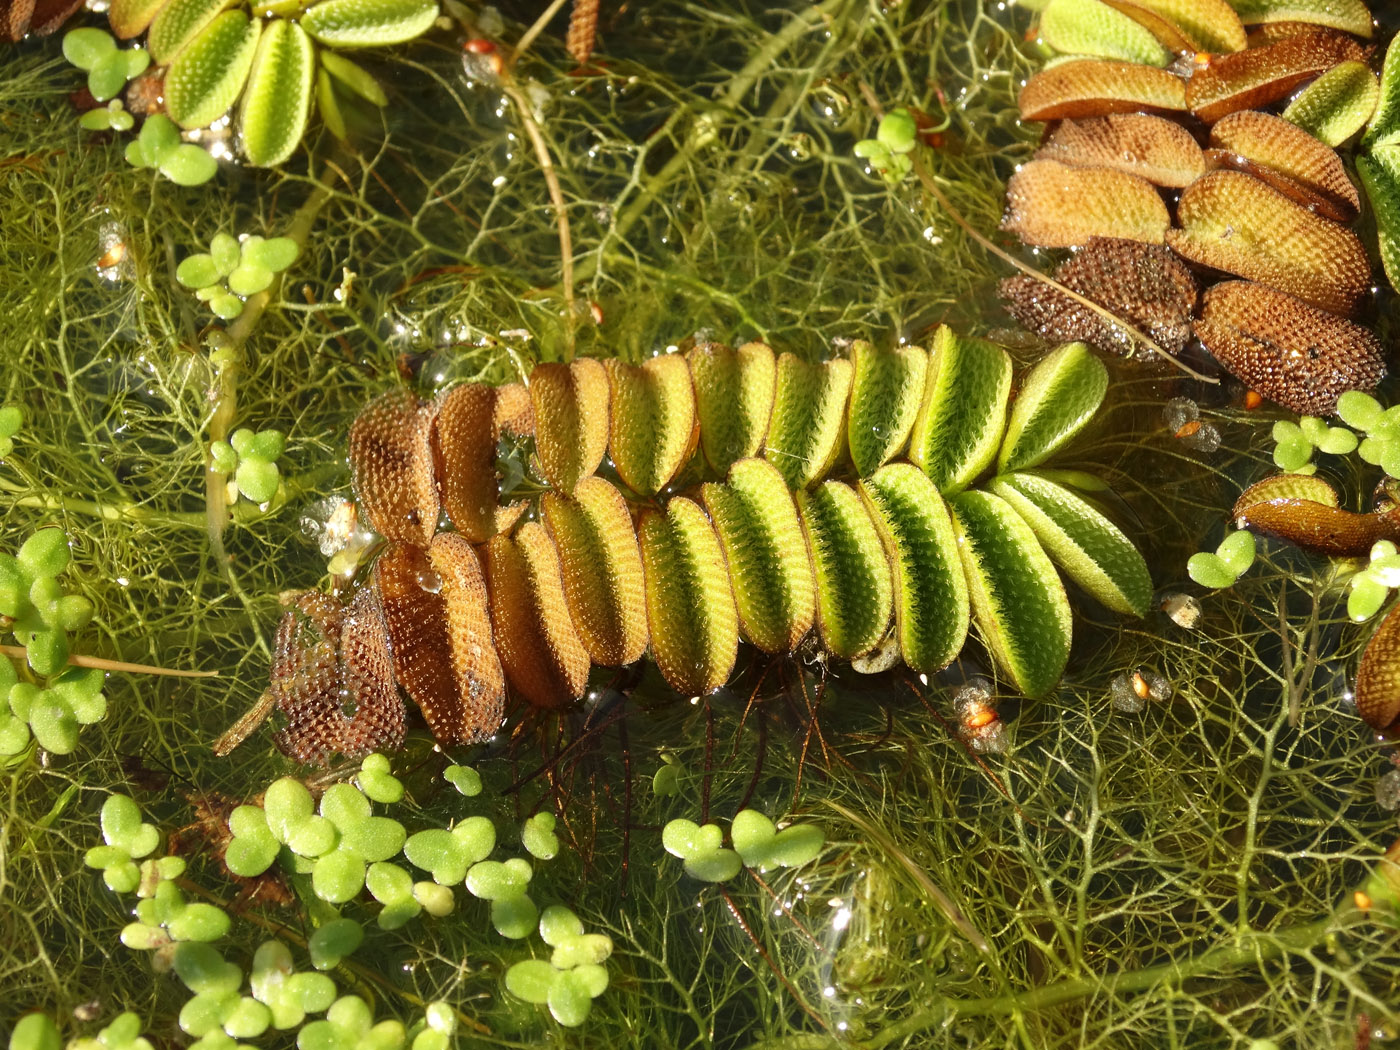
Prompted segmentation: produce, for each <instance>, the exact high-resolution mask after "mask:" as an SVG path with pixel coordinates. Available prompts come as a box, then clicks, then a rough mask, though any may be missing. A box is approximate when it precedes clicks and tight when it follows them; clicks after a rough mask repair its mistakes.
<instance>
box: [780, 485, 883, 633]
mask: <svg viewBox="0 0 1400 1050" xmlns="http://www.w3.org/2000/svg"><path fill="white" fill-rule="evenodd" d="M797 510H798V513H799V515H800V517H801V519H802V531H803V533H804V535H805V536H806V538H807V547H808V549H809V550H810V551H811V554H812V569H813V572H814V574H815V576H816V581H817V626H818V628H819V629H820V630H821V636H822V645H823V646H824V647H825V648H826V649H828V650H829V651H831V652H832V653H835V654H836V655H837V656H839V657H841V658H842V659H843V660H853V659H855V658H856V657H857V656H860V655H862V654H863V653H867V652H869V651H870V650H871V649H874V648H875V646H877V645H878V644H880V639H882V638H883V637H884V636H885V629H886V628H887V627H888V626H889V623H890V612H891V610H892V608H893V602H894V591H893V581H892V579H891V576H890V563H889V559H888V558H887V557H886V555H885V548H884V544H883V543H882V542H881V540H880V534H879V532H877V531H876V529H875V522H874V521H873V520H872V519H871V517H870V511H869V510H867V509H866V507H865V505H864V504H863V503H862V502H861V499H860V496H858V495H857V494H856V492H855V490H854V489H852V488H851V487H850V486H848V485H843V484H841V482H839V481H828V482H825V483H823V484H821V485H818V486H817V487H816V488H814V489H811V490H810V491H800V492H798V493H797Z"/></svg>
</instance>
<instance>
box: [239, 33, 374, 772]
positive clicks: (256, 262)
mask: <svg viewBox="0 0 1400 1050" xmlns="http://www.w3.org/2000/svg"><path fill="white" fill-rule="evenodd" d="M330 57H338V56H333V53H332V52H326V54H324V55H322V56H321V61H322V63H324V62H325V61H326V59H327V58H330ZM300 253H301V248H300V247H299V246H298V245H297V242H296V241H294V240H292V239H291V238H290V237H269V238H267V239H266V240H262V241H258V242H256V243H254V242H253V240H252V239H251V238H249V240H248V243H247V244H245V245H244V246H243V263H244V264H245V265H247V266H256V267H260V268H262V269H264V270H268V271H270V272H272V273H281V272H282V271H283V270H285V269H286V268H287V267H288V266H291V265H292V263H294V262H296V258H297V256H298V255H299V254H300ZM380 757H381V758H382V757H383V756H382V755H381V756H380ZM384 772H386V773H387V772H389V769H388V767H387V765H386V767H385V769H384Z"/></svg>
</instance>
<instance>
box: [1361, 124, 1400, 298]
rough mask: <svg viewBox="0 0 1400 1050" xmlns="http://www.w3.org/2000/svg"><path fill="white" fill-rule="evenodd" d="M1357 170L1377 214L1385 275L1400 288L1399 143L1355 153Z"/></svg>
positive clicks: (1393, 285) (1392, 284)
mask: <svg viewBox="0 0 1400 1050" xmlns="http://www.w3.org/2000/svg"><path fill="white" fill-rule="evenodd" d="M1356 172H1357V174H1358V175H1360V176H1361V185H1362V187H1363V188H1364V189H1365V190H1366V198H1367V199H1368V200H1369V201H1370V202H1371V210H1372V211H1373V212H1374V213H1375V216H1376V234H1377V238H1378V239H1379V241H1380V252H1381V263H1382V264H1383V265H1384V266H1385V275H1386V277H1388V278H1389V279H1390V286H1391V287H1392V288H1395V289H1397V290H1400V145H1394V146H1376V147H1374V148H1373V149H1372V150H1371V151H1370V152H1369V153H1362V154H1360V155H1358V156H1357V158H1356Z"/></svg>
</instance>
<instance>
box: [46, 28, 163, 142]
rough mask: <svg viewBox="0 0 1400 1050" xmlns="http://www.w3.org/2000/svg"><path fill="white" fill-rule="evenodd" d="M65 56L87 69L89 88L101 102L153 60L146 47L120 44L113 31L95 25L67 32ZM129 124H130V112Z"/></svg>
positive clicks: (114, 93)
mask: <svg viewBox="0 0 1400 1050" xmlns="http://www.w3.org/2000/svg"><path fill="white" fill-rule="evenodd" d="M63 57H64V58H66V59H67V60H68V61H69V62H71V63H72V64H73V65H75V66H77V67H78V68H79V69H81V70H84V71H86V72H87V75H88V78H87V83H88V91H90V92H92V97H93V98H95V99H96V100H97V101H98V102H106V101H107V100H108V99H109V98H112V97H113V96H114V95H116V94H117V93H118V92H120V91H121V90H122V89H123V88H124V87H126V83H127V81H128V80H131V79H132V78H133V77H138V76H140V75H141V74H142V73H144V72H145V71H146V67H147V66H149V65H150V64H151V56H150V55H149V54H147V53H146V50H145V48H140V47H131V48H125V49H123V48H119V47H117V41H116V40H115V39H114V38H113V36H112V34H111V33H108V32H106V31H105V30H102V29H93V28H83V29H73V30H70V31H69V32H67V33H65V34H64V35H63ZM87 126H88V125H86V124H84V127H87ZM126 126H127V127H128V128H129V127H131V123H130V114H128V123H127V125H126ZM121 130H125V128H123V129H121Z"/></svg>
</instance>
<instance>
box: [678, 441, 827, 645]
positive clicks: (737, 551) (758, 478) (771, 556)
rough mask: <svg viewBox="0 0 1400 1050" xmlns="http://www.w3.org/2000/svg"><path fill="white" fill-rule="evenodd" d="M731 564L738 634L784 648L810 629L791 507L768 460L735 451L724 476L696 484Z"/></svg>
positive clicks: (803, 556)
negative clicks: (740, 455) (734, 460)
mask: <svg viewBox="0 0 1400 1050" xmlns="http://www.w3.org/2000/svg"><path fill="white" fill-rule="evenodd" d="M701 492H702V498H703V499H704V501H705V509H706V510H707V511H709V514H710V520H711V521H713V522H714V524H715V532H717V533H718V534H719V542H720V546H721V547H722V548H723V549H724V557H725V561H726V562H727V563H728V564H729V578H730V583H731V584H732V585H733V588H734V601H735V603H736V605H737V606H738V609H739V623H740V625H741V626H742V627H743V630H744V635H745V637H747V638H748V639H749V641H751V642H753V644H754V645H756V646H758V647H759V648H760V649H762V650H763V651H764V652H768V653H786V652H791V651H792V650H793V649H795V648H797V644H798V643H799V642H800V641H802V639H803V637H804V636H805V635H806V634H807V632H808V631H809V630H811V629H812V621H813V620H814V618H815V617H816V590H815V585H814V583H813V580H812V566H811V562H810V560H809V559H808V557H807V544H806V541H805V540H804V539H803V537H802V527H801V525H799V524H798V521H797V508H796V506H794V505H793V502H792V495H791V493H789V492H788V489H787V485H786V483H785V482H784V480H783V476H782V475H781V474H779V473H778V471H777V469H776V468H775V467H774V466H773V465H772V464H771V463H769V462H768V461H767V460H762V459H741V460H740V461H739V462H738V463H735V464H734V466H733V467H731V468H730V470H729V478H728V480H727V481H725V483H724V484H722V485H721V484H716V483H713V482H712V483H709V484H707V485H705V486H704V487H703V489H702V490H701Z"/></svg>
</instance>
